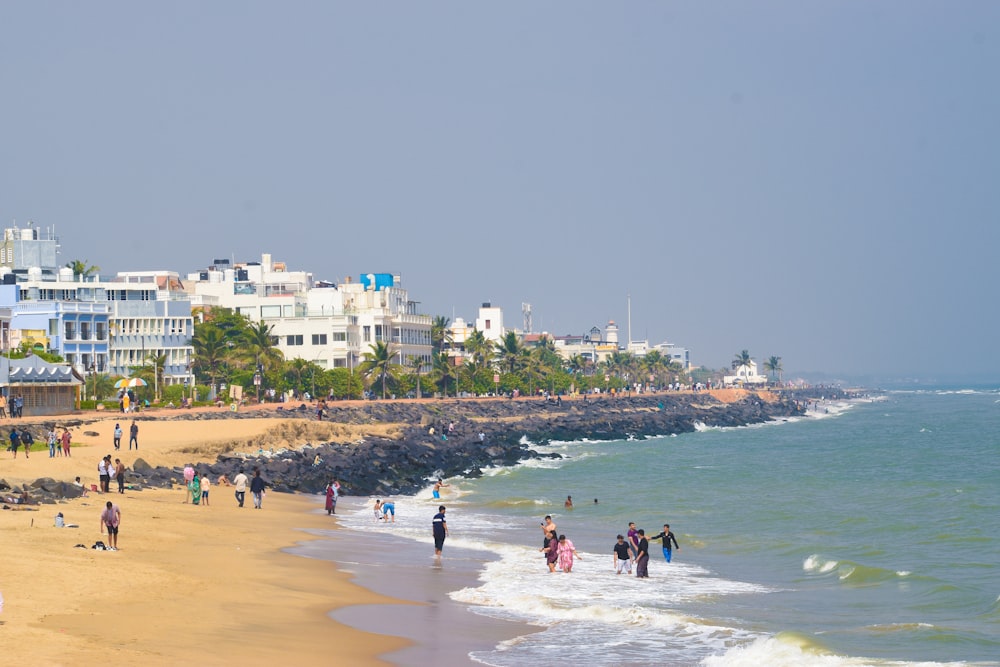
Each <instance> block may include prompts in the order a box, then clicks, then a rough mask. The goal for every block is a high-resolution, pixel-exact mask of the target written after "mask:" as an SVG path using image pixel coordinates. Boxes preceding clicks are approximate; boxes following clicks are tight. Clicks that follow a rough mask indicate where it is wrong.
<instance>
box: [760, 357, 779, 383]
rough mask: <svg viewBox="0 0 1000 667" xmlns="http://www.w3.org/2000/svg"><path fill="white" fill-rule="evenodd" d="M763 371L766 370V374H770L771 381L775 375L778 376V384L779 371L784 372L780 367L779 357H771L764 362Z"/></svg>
mask: <svg viewBox="0 0 1000 667" xmlns="http://www.w3.org/2000/svg"><path fill="white" fill-rule="evenodd" d="M764 370H766V371H767V372H768V373H770V374H771V379H772V380H773V379H774V376H775V375H777V376H778V382H779V383H780V382H781V371H782V370H784V369H783V368H782V367H781V357H771V358H769V359H768V360H767V361H765V362H764Z"/></svg>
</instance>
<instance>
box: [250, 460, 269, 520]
mask: <svg viewBox="0 0 1000 667" xmlns="http://www.w3.org/2000/svg"><path fill="white" fill-rule="evenodd" d="M265 486H267V483H266V482H265V481H264V478H263V477H261V476H260V468H254V469H253V479H252V480H250V494H251V495H252V496H253V508H254V509H255V510H259V509H261V507H262V506H263V504H264V487H265Z"/></svg>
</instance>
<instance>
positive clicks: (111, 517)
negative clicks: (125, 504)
mask: <svg viewBox="0 0 1000 667" xmlns="http://www.w3.org/2000/svg"><path fill="white" fill-rule="evenodd" d="M121 522H122V511H121V510H120V509H119V508H118V505H115V504H114V503H113V502H111V501H110V500H109V501H108V502H107V504H106V505H105V507H104V511H103V512H101V535H104V529H105V528H107V529H108V546H109V547H110V548H111V551H118V526H119V525H120V524H121Z"/></svg>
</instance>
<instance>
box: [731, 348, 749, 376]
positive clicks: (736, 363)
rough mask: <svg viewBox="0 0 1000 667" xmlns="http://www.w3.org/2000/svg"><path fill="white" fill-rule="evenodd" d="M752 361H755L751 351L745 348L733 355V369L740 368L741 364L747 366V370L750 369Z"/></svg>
mask: <svg viewBox="0 0 1000 667" xmlns="http://www.w3.org/2000/svg"><path fill="white" fill-rule="evenodd" d="M751 361H753V358H751V356H750V352H749V351H747V350H743V351H742V352H740V353H739V354H737V355H736V356H735V357H733V370H734V371H735V370H738V369H739V368H740V367H741V366H746V367H747V370H749V369H750V362H751Z"/></svg>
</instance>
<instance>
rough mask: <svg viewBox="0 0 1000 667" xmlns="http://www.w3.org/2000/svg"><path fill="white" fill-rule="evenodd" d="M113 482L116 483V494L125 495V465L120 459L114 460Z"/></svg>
mask: <svg viewBox="0 0 1000 667" xmlns="http://www.w3.org/2000/svg"><path fill="white" fill-rule="evenodd" d="M115 480H116V481H117V482H118V493H122V494H124V493H125V464H124V463H122V460H121V459H115Z"/></svg>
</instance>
